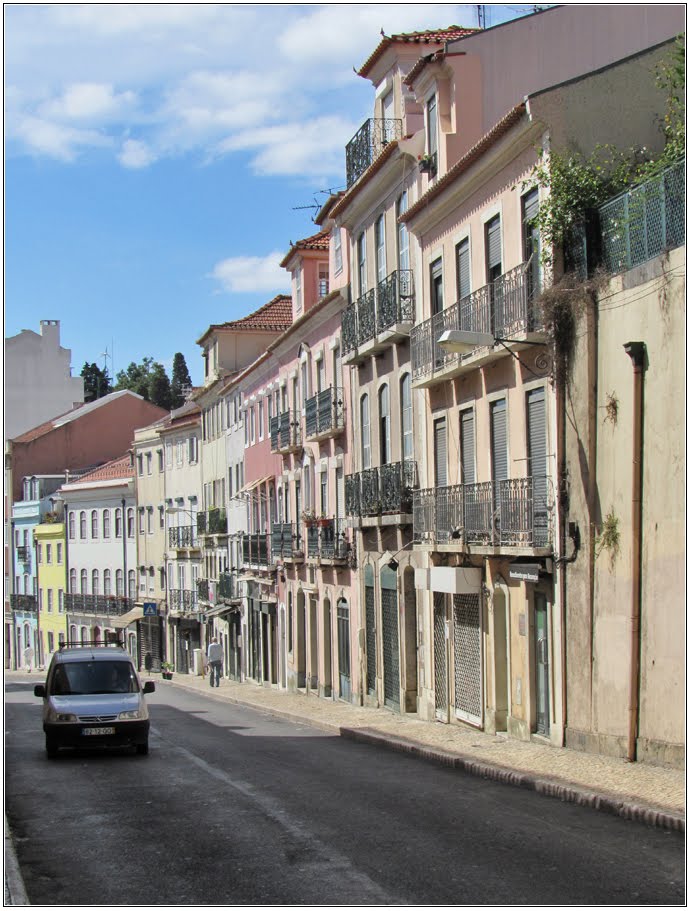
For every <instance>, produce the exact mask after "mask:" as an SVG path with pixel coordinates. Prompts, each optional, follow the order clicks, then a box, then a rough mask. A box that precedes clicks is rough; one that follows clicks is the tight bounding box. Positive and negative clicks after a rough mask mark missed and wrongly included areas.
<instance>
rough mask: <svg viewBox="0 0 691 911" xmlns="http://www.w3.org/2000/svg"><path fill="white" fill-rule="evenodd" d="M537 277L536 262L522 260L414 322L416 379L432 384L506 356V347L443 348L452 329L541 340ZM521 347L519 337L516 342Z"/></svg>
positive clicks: (422, 384)
mask: <svg viewBox="0 0 691 911" xmlns="http://www.w3.org/2000/svg"><path fill="white" fill-rule="evenodd" d="M535 290H536V288H535V277H534V274H533V269H532V263H531V262H525V263H521V265H520V266H516V268H515V269H511V270H510V271H509V272H505V273H504V274H503V275H501V276H500V277H499V278H498V279H496V280H495V281H493V282H490V283H489V284H487V285H484V286H483V287H482V288H478V290H477V291H473V292H472V294H469V295H467V296H466V297H464V298H462V299H461V300H459V301H456V303H455V304H452V305H451V306H450V307H447V308H446V309H445V310H442V311H441V313H435V315H434V316H433V317H431V319H428V320H425V322H423V323H420V324H419V325H417V326H414V327H413V329H412V331H411V333H410V353H411V360H412V366H413V382H414V383H415V385H416V386H417V387H425V386H431V385H433V384H435V383H438V382H441V381H442V380H447V379H451V378H453V377H454V376H458V375H459V374H461V373H464V372H467V371H468V370H473V369H476V368H477V367H481V366H483V365H484V364H488V363H490V362H491V361H494V360H497V359H498V358H500V357H503V356H504V355H505V353H506V349H505V348H503V347H502V346H498V345H495V346H493V347H491V348H490V347H487V346H485V347H480V348H476V349H475V350H474V351H471V352H470V354H456V353H454V352H449V351H445V350H444V349H443V348H442V347H441V346H440V345H439V336H440V335H441V334H442V332H445V331H446V330H448V329H462V330H465V331H472V332H489V333H491V334H493V335H495V336H504V337H506V338H511V339H514V338H515V337H516V336H521V335H522V336H524V338H525V341H529V342H534V341H542V338H541V336H540V335H539V334H538V333H539V332H540V330H541V328H542V318H541V315H540V313H539V311H538V309H537V308H536V307H535V306H534V303H533V300H534V297H535V293H534V292H535ZM516 346H517V347H520V341H518V342H517V344H516Z"/></svg>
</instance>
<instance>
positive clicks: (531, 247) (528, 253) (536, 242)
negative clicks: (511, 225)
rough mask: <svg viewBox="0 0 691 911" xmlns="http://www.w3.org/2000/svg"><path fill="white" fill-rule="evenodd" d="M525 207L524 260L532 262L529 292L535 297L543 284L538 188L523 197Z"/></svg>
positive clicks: (522, 201)
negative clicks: (538, 222)
mask: <svg viewBox="0 0 691 911" xmlns="http://www.w3.org/2000/svg"><path fill="white" fill-rule="evenodd" d="M521 207H522V209H523V261H524V262H530V271H529V273H528V278H529V293H530V297H533V296H534V294H535V293H536V292H538V291H539V289H540V286H541V284H542V281H541V278H542V277H541V274H540V231H539V230H538V227H537V225H536V224H535V218H536V217H537V213H538V209H539V196H538V191H537V189H534V190H531V191H530V192H529V193H526V194H525V195H524V196H522V197H521Z"/></svg>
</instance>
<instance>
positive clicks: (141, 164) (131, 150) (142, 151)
mask: <svg viewBox="0 0 691 911" xmlns="http://www.w3.org/2000/svg"><path fill="white" fill-rule="evenodd" d="M156 159H157V155H156V153H155V152H154V151H153V150H152V149H150V148H149V146H148V145H147V144H146V143H145V142H140V141H139V140H137V139H126V140H125V141H124V142H123V144H122V149H121V151H120V154H119V155H118V161H119V162H120V164H121V165H122V166H123V167H124V168H146V167H148V166H149V165H150V164H153V163H154V161H156Z"/></svg>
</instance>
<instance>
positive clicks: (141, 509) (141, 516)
mask: <svg viewBox="0 0 691 911" xmlns="http://www.w3.org/2000/svg"><path fill="white" fill-rule="evenodd" d="M144 522H145V519H144V507H143V506H140V507H139V534H140V535H143V534H144V531H145V526H144Z"/></svg>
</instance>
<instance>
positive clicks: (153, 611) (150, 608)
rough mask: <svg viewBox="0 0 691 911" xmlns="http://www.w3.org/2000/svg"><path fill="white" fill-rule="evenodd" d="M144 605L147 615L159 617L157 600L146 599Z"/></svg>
mask: <svg viewBox="0 0 691 911" xmlns="http://www.w3.org/2000/svg"><path fill="white" fill-rule="evenodd" d="M142 606H143V608H144V616H145V617H158V604H156V602H155V601H145V602H144V604H143V605H142Z"/></svg>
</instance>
